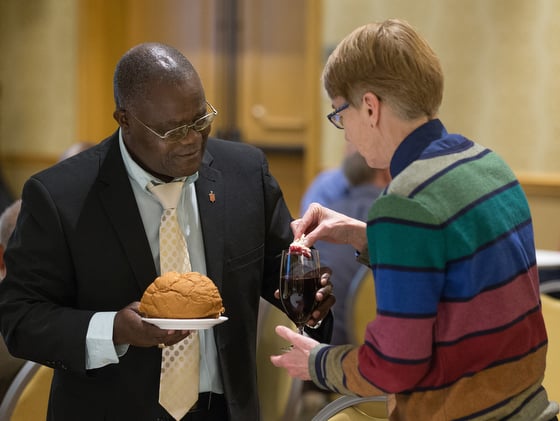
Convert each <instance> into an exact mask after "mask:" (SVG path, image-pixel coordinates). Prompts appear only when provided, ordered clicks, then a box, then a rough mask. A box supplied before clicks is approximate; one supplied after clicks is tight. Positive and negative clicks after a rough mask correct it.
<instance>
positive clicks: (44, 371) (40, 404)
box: [0, 361, 53, 421]
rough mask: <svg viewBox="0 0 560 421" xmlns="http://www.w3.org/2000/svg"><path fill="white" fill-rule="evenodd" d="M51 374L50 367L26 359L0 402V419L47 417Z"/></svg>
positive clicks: (21, 419)
mask: <svg viewBox="0 0 560 421" xmlns="http://www.w3.org/2000/svg"><path fill="white" fill-rule="evenodd" d="M52 376H53V369H52V368H50V367H46V366H44V365H40V364H37V363H35V362H33V361H26V362H25V364H24V365H23V366H22V368H21V370H20V371H19V372H18V374H17V375H16V377H15V378H14V380H13V382H12V384H11V385H10V387H9V388H8V391H7V392H6V395H5V396H4V399H3V401H2V404H0V420H1V421H8V420H9V421H28V420H44V419H47V406H48V402H49V393H50V389H51V380H52Z"/></svg>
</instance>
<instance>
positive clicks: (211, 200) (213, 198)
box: [208, 190, 216, 203]
mask: <svg viewBox="0 0 560 421" xmlns="http://www.w3.org/2000/svg"><path fill="white" fill-rule="evenodd" d="M208 199H210V202H211V203H214V202H215V201H216V195H215V194H214V190H210V193H208Z"/></svg>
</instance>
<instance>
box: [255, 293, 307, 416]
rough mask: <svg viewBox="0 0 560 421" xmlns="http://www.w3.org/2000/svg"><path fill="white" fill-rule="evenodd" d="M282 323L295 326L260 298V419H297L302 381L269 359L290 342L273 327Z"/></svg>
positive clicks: (258, 340)
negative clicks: (292, 376) (293, 377)
mask: <svg viewBox="0 0 560 421" xmlns="http://www.w3.org/2000/svg"><path fill="white" fill-rule="evenodd" d="M278 325H284V326H288V327H291V328H293V329H295V325H294V323H293V322H292V321H291V320H290V319H289V318H288V316H286V315H285V314H284V313H283V312H281V311H280V310H279V309H277V308H276V307H274V306H273V305H272V304H270V303H269V302H268V301H265V300H263V299H262V298H261V302H260V305H259V321H258V328H257V376H258V387H259V399H260V410H261V421H293V420H294V419H295V418H296V414H297V410H298V403H299V399H300V396H301V392H302V387H303V382H302V381H301V380H299V379H292V378H291V377H290V376H289V375H288V372H287V371H286V370H284V369H279V368H277V367H275V366H274V365H273V364H272V363H271V362H270V356H271V355H277V354H279V353H280V352H281V349H282V348H285V347H287V346H288V345H289V344H288V342H286V341H285V340H283V339H282V338H280V337H279V336H278V335H277V334H276V332H275V331H274V328H275V327H276V326H278Z"/></svg>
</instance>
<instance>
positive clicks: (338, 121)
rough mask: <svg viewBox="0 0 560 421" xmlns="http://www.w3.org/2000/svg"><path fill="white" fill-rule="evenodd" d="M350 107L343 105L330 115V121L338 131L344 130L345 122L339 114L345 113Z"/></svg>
mask: <svg viewBox="0 0 560 421" xmlns="http://www.w3.org/2000/svg"><path fill="white" fill-rule="evenodd" d="M349 106H350V104H349V103H346V104H342V105H341V106H340V107H338V108H336V109H335V110H334V111H333V112H332V113H330V114H329V115H328V116H327V118H328V119H329V121H330V122H331V123H332V124H334V127H336V128H337V129H344V121H343V120H342V116H341V115H340V114H339V113H340V112H341V111H344V110H345V109H346V108H348V107H349Z"/></svg>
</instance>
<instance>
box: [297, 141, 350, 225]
mask: <svg viewBox="0 0 560 421" xmlns="http://www.w3.org/2000/svg"><path fill="white" fill-rule="evenodd" d="M344 152H345V157H346V158H348V157H349V156H351V155H352V154H354V153H356V148H355V147H354V146H353V145H352V144H351V143H350V142H346V149H345V151H344ZM346 158H345V159H346ZM344 162H345V161H343V162H342V164H341V165H340V166H338V167H336V168H329V169H327V170H324V171H322V172H320V173H319V174H317V176H316V177H315V178H314V179H313V181H312V182H311V184H310V185H309V187H308V188H307V190H306V191H305V192H304V193H303V196H302V198H301V202H300V208H299V212H300V215H303V214H304V213H305V211H306V210H307V208H308V207H309V205H310V204H311V203H313V202H317V203H320V204H321V205H323V206H330V205H331V204H332V203H333V202H336V201H338V200H340V199H342V198H344V197H345V196H347V195H348V192H349V191H350V181H349V180H348V178H347V177H346V176H345V174H344Z"/></svg>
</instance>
